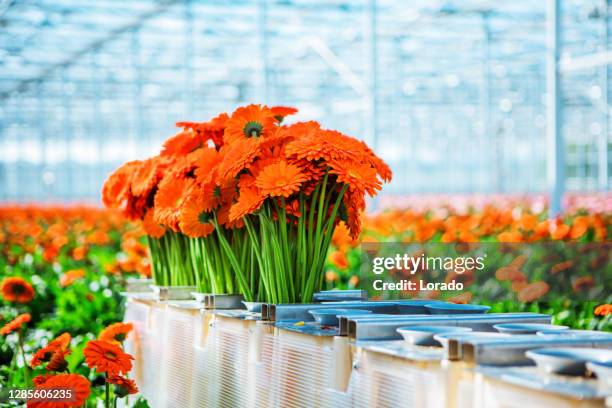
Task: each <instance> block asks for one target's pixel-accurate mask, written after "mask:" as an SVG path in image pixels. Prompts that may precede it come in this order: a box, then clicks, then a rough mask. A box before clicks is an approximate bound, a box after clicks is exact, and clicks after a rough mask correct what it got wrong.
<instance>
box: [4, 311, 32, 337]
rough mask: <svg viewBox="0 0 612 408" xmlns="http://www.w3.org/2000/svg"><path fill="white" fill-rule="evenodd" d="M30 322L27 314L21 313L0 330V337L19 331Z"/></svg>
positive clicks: (30, 317) (30, 318)
mask: <svg viewBox="0 0 612 408" xmlns="http://www.w3.org/2000/svg"><path fill="white" fill-rule="evenodd" d="M30 320H32V316H30V314H29V313H23V314H20V315H19V316H17V317H16V318H14V319H13V320H11V321H10V322H8V323H7V324H5V325H4V327H2V328H1V329H0V335H2V336H6V335H8V334H11V333H12V332H14V331H17V330H21V328H22V326H23V325H24V324H26V323H27V322H29V321H30Z"/></svg>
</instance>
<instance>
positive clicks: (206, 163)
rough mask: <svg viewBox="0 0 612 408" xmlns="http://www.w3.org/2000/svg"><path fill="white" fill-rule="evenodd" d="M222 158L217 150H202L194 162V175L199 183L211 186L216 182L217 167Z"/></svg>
mask: <svg viewBox="0 0 612 408" xmlns="http://www.w3.org/2000/svg"><path fill="white" fill-rule="evenodd" d="M221 159H222V156H221V155H220V154H219V152H217V151H216V150H215V149H211V148H202V149H200V150H198V155H197V157H196V158H195V160H194V166H195V170H194V175H195V178H196V180H197V181H198V183H200V184H202V185H204V184H211V183H213V182H214V181H216V175H217V166H218V165H219V163H220V162H221Z"/></svg>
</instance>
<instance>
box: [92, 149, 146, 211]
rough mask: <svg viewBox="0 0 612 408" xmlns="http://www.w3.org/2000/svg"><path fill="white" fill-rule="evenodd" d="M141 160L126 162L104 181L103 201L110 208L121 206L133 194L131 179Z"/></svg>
mask: <svg viewBox="0 0 612 408" xmlns="http://www.w3.org/2000/svg"><path fill="white" fill-rule="evenodd" d="M140 163H141V162H140V160H134V161H130V162H127V163H125V164H124V165H123V166H121V167H119V168H118V169H117V170H115V171H114V172H113V173H112V174H111V175H110V176H109V177H108V178H107V179H106V181H105V182H104V185H103V187H102V202H103V203H104V205H105V206H106V207H108V208H119V207H121V206H123V205H124V202H125V200H127V199H128V198H129V196H130V195H131V184H130V183H131V181H132V176H133V174H134V170H135V169H137V168H138V167H139V166H140Z"/></svg>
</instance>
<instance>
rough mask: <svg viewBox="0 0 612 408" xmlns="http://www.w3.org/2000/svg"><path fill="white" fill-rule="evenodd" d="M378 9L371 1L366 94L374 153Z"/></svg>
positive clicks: (367, 135) (376, 122) (376, 118)
mask: <svg viewBox="0 0 612 408" xmlns="http://www.w3.org/2000/svg"><path fill="white" fill-rule="evenodd" d="M377 14H378V8H377V4H376V0H369V3H368V14H367V24H366V27H367V34H366V35H367V37H366V38H367V39H368V43H367V45H368V48H367V52H368V57H367V58H368V59H367V60H368V65H367V84H368V92H367V94H366V118H367V121H366V140H368V141H369V143H370V145H371V146H372V149H374V151H376V150H377V148H378V44H377V38H376V31H377V28H376V27H377V20H378V19H377Z"/></svg>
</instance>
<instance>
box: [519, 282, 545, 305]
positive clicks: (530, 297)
mask: <svg viewBox="0 0 612 408" xmlns="http://www.w3.org/2000/svg"><path fill="white" fill-rule="evenodd" d="M549 289H550V286H549V285H548V283H546V282H544V281H538V282H533V283H530V284H528V285H527V286H525V287H524V288H523V289H521V290H520V291H519V293H518V300H520V301H521V302H523V303H527V302H533V301H534V300H538V299H540V298H541V297H542V296H544V295H545V294H547V293H548V290H549Z"/></svg>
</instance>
